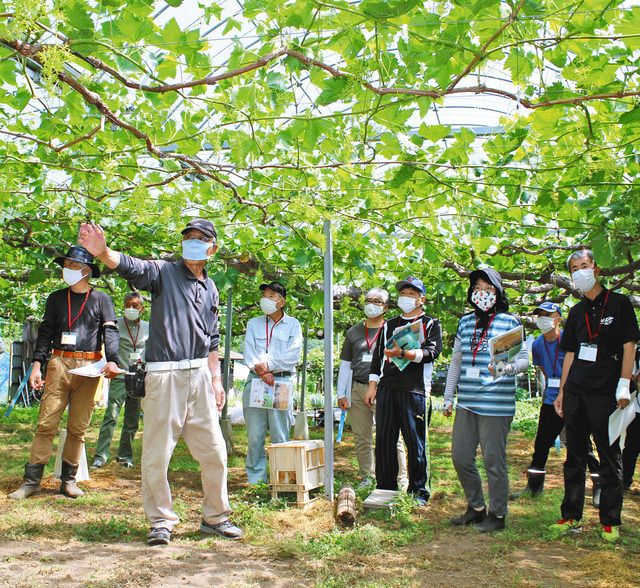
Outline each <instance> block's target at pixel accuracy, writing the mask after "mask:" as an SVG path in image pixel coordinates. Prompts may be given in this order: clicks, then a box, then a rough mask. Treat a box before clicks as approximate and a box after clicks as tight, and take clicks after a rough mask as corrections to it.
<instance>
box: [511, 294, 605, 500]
mask: <svg viewBox="0 0 640 588" xmlns="http://www.w3.org/2000/svg"><path fill="white" fill-rule="evenodd" d="M533 314H534V315H535V316H536V326H537V327H538V328H539V329H540V331H542V334H541V335H539V336H538V337H537V338H536V339H535V341H534V342H533V345H532V346H531V353H532V355H533V365H535V366H537V367H538V368H539V369H540V371H541V372H542V374H543V375H544V377H545V389H544V394H543V397H542V406H541V407H540V418H539V420H538V431H537V433H536V440H535V443H534V451H533V457H532V458H531V464H530V465H529V467H528V468H527V472H526V473H527V485H526V486H525V488H524V489H523V490H521V491H520V492H518V493H517V494H512V495H511V497H510V498H511V499H512V500H516V499H518V498H520V497H522V496H526V495H530V496H539V495H540V494H542V492H543V490H544V479H545V474H546V470H545V466H546V463H547V459H548V458H549V450H550V449H551V448H552V447H553V445H554V443H555V440H556V438H557V437H558V435H559V434H560V433H561V432H562V429H563V428H564V419H563V418H561V417H559V416H558V414H557V413H556V411H555V409H554V408H553V402H554V400H555V399H556V398H557V397H558V393H559V386H560V376H561V375H562V363H563V362H564V351H562V349H560V341H561V340H562V329H561V323H562V309H561V308H560V305H559V304H556V303H555V302H549V301H545V302H542V303H541V304H539V305H538V307H537V308H536V309H535V310H534V311H533ZM587 463H588V466H589V471H590V472H591V479H592V481H593V499H594V502H596V503H597V501H598V499H599V485H598V467H599V464H598V460H597V459H596V457H595V455H594V454H593V451H592V450H591V451H590V452H589V456H588V459H587ZM596 506H597V504H596Z"/></svg>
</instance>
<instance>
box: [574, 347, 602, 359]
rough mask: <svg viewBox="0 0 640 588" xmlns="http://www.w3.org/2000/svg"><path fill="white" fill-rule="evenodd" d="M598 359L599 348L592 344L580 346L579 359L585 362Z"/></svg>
mask: <svg viewBox="0 0 640 588" xmlns="http://www.w3.org/2000/svg"><path fill="white" fill-rule="evenodd" d="M596 357H598V346H597V345H594V344H592V343H582V344H581V345H580V352H579V353H578V359H581V360H583V361H595V360H596Z"/></svg>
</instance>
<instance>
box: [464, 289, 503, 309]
mask: <svg viewBox="0 0 640 588" xmlns="http://www.w3.org/2000/svg"><path fill="white" fill-rule="evenodd" d="M497 299H498V297H497V296H496V293H495V292H489V291H488V290H474V291H473V292H472V294H471V302H473V303H474V304H475V305H476V306H477V307H478V308H479V309H480V310H481V311H483V312H487V310H489V309H490V308H491V307H492V306H493V305H494V304H495V303H496V300H497Z"/></svg>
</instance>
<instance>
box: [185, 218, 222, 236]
mask: <svg viewBox="0 0 640 588" xmlns="http://www.w3.org/2000/svg"><path fill="white" fill-rule="evenodd" d="M193 229H197V230H198V231H200V232H201V233H203V234H204V236H205V237H209V239H213V240H214V241H215V240H216V239H217V238H218V233H216V230H215V228H214V227H213V223H212V222H211V221H208V220H206V219H204V218H194V219H193V220H192V221H189V222H188V223H187V226H186V227H185V228H184V229H182V231H180V232H181V233H182V234H183V235H184V234H185V233H186V232H187V231H191V230H193Z"/></svg>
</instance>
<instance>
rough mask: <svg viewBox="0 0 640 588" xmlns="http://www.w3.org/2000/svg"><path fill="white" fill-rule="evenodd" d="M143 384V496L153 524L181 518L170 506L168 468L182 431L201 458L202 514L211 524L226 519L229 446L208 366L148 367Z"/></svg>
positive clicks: (167, 525)
mask: <svg viewBox="0 0 640 588" xmlns="http://www.w3.org/2000/svg"><path fill="white" fill-rule="evenodd" d="M145 389H146V396H145V397H144V398H143V399H142V411H143V413H144V418H143V433H142V501H143V505H144V510H145V513H146V515H147V518H148V519H149V522H150V523H151V527H165V528H167V529H169V530H172V529H173V527H174V526H175V525H176V523H178V521H179V519H178V516H177V515H176V513H175V512H174V510H173V501H172V498H171V489H170V488H169V480H168V479H167V470H168V468H169V461H170V460H171V455H172V454H173V450H174V449H175V446H176V444H177V443H178V440H179V439H180V436H182V438H183V439H184V440H185V442H186V444H187V447H188V448H189V451H190V452H191V455H192V456H193V458H194V459H195V460H196V461H197V462H198V463H199V464H200V477H201V480H202V491H203V494H204V498H203V501H202V513H203V515H204V520H205V521H206V522H207V523H209V524H212V525H215V524H217V523H220V522H222V521H224V520H226V519H227V518H228V516H229V512H230V507H229V499H228V496H227V447H226V443H225V441H224V438H223V437H222V431H221V429H220V421H219V418H218V409H217V407H216V400H215V394H214V392H213V386H212V384H211V372H210V371H209V368H208V367H207V366H203V367H199V368H194V369H187V370H168V371H162V372H148V373H147V375H146V379H145Z"/></svg>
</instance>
